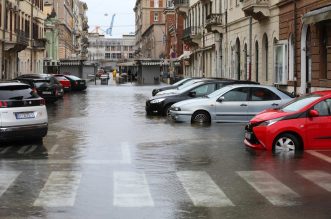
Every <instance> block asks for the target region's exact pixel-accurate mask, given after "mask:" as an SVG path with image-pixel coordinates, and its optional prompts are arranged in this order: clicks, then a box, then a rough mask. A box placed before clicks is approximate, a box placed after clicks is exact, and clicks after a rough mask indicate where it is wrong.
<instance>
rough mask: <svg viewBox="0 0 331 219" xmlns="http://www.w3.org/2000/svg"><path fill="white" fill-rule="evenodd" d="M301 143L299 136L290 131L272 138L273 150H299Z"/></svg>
mask: <svg viewBox="0 0 331 219" xmlns="http://www.w3.org/2000/svg"><path fill="white" fill-rule="evenodd" d="M302 148H303V147H302V145H301V142H300V140H299V138H298V137H297V136H296V135H293V134H291V133H284V134H281V135H279V136H277V138H276V139H275V140H274V143H273V150H274V151H294V152H296V151H300V150H302Z"/></svg>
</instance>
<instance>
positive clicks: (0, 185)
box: [0, 171, 21, 196]
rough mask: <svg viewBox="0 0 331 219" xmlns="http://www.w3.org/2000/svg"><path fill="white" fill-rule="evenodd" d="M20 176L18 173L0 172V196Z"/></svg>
mask: <svg viewBox="0 0 331 219" xmlns="http://www.w3.org/2000/svg"><path fill="white" fill-rule="evenodd" d="M20 174H21V172H20V171H0V196H2V195H3V193H5V192H6V191H7V189H8V188H9V187H10V185H11V184H12V183H13V182H14V181H15V180H16V178H17V177H18V176H19V175H20Z"/></svg>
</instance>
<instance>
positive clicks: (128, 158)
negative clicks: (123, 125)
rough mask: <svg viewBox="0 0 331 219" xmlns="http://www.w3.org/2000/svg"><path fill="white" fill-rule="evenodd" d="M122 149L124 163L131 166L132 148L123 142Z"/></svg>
mask: <svg viewBox="0 0 331 219" xmlns="http://www.w3.org/2000/svg"><path fill="white" fill-rule="evenodd" d="M121 149H122V163H123V164H131V152H130V146H129V144H128V143H127V142H123V143H122V144H121Z"/></svg>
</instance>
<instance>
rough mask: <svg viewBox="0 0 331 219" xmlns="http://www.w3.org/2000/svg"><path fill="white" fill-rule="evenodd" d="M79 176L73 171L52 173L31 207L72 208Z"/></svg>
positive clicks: (79, 174)
mask: <svg viewBox="0 0 331 219" xmlns="http://www.w3.org/2000/svg"><path fill="white" fill-rule="evenodd" d="M81 176H82V175H81V173H79V172H74V171H54V172H52V173H51V175H50V176H49V177H48V180H47V182H46V184H45V186H44V188H43V189H42V190H41V192H40V194H39V197H38V199H37V200H36V201H35V202H34V204H33V205H34V206H41V207H72V206H74V204H75V199H76V193H77V190H78V186H79V184H80V179H81Z"/></svg>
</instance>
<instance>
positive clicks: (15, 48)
mask: <svg viewBox="0 0 331 219" xmlns="http://www.w3.org/2000/svg"><path fill="white" fill-rule="evenodd" d="M43 10H44V2H43V0H38V1H29V0H23V1H14V0H2V1H0V11H1V15H0V16H1V20H0V29H1V32H2V33H1V35H0V39H1V45H0V48H1V50H0V54H1V59H0V62H1V63H0V66H1V78H2V79H11V78H14V77H16V76H18V75H19V74H22V73H30V72H42V70H43V57H44V51H45V43H46V40H45V39H44V19H45V18H46V15H45V13H44V11H43Z"/></svg>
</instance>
